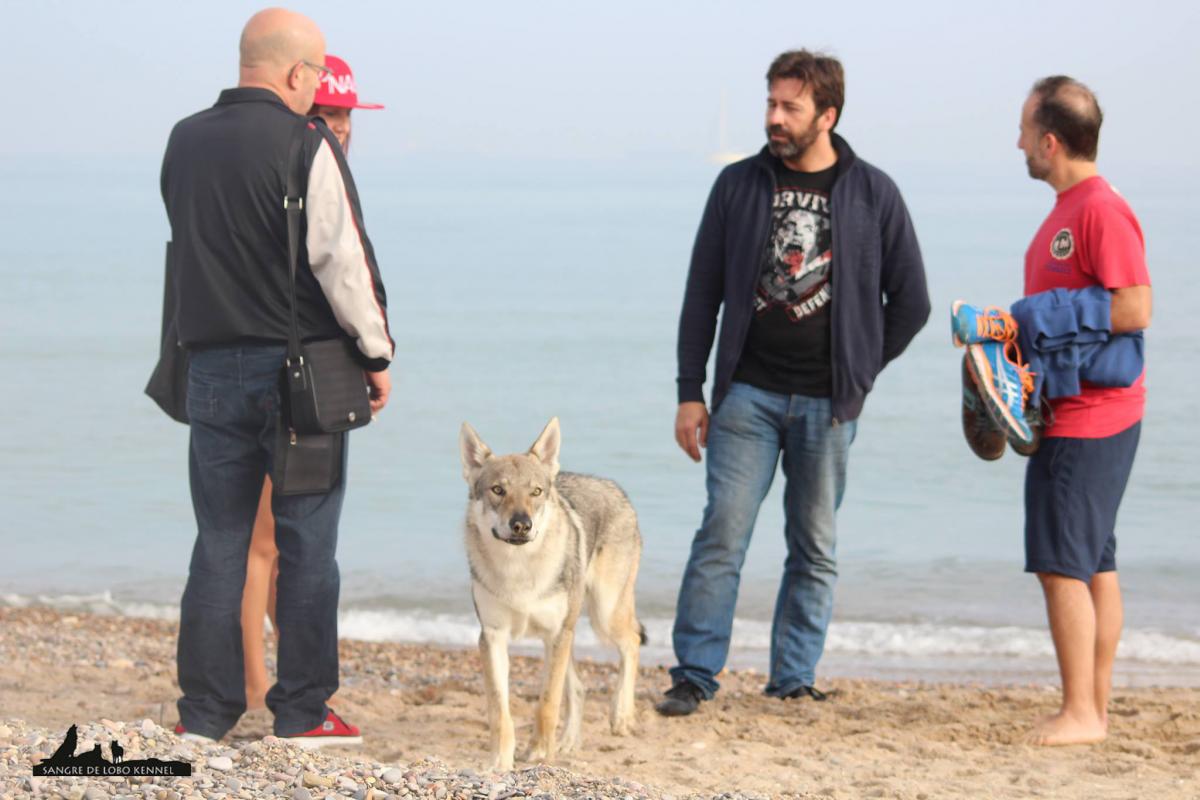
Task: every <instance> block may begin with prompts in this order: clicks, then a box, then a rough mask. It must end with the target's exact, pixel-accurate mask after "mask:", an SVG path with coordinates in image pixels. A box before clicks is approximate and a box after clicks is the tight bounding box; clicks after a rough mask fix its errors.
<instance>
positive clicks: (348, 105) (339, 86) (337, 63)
mask: <svg viewBox="0 0 1200 800" xmlns="http://www.w3.org/2000/svg"><path fill="white" fill-rule="evenodd" d="M325 66H327V67H329V68H330V69H331V70H333V72H327V73H325V74H324V75H322V76H321V83H320V84H319V85H318V86H317V96H316V97H314V98H313V107H312V108H311V109H310V110H309V112H308V115H309V116H310V117H312V116H316V117H321V118H322V119H324V120H325V124H326V125H328V126H329V130H331V131H333V135H334V136H336V137H337V140H338V141H339V142H341V144H342V152H345V153H349V152H350V112H351V111H352V110H353V109H356V108H383V106H381V105H379V104H378V103H360V102H358V91H357V89H356V88H355V86H354V73H353V72H351V71H350V65H349V64H347V63H346V62H345V61H342V60H341V59H340V58H338V57H337V56H329V55H327V56H325Z"/></svg>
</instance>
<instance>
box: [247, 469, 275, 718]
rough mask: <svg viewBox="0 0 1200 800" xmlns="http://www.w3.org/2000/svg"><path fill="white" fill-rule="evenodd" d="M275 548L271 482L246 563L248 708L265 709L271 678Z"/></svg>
mask: <svg viewBox="0 0 1200 800" xmlns="http://www.w3.org/2000/svg"><path fill="white" fill-rule="evenodd" d="M278 564H279V551H278V550H277V549H276V548H275V518H274V517H273V516H271V479H270V478H267V479H266V480H265V481H264V482H263V490H262V495H261V497H259V501H258V512H257V514H256V515H255V517H254V531H253V533H251V534H250V555H249V558H248V559H247V560H246V585H245V587H244V588H243V589H242V649H243V651H244V653H245V663H246V708H263V707H264V706H265V705H266V702H265V699H266V696H267V689H269V688H270V685H271V684H270V678H269V677H268V676H267V663H266V658H267V656H266V650H265V647H264V646H263V618H264V617H265V616H266V614H267V612H268V610H270V612H271V621H272V623H274V617H275V613H274V612H275V609H274V605H275V604H274V599H275V576H276V575H277V574H278V572H279V566H278Z"/></svg>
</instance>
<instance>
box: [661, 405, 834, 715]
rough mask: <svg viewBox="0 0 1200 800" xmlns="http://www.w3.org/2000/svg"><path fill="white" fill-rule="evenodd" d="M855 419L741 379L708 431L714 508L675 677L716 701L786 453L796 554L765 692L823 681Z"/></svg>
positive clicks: (686, 605)
mask: <svg viewBox="0 0 1200 800" xmlns="http://www.w3.org/2000/svg"><path fill="white" fill-rule="evenodd" d="M855 427H856V426H855V423H854V422H847V423H840V424H838V425H836V426H834V425H833V416H832V412H831V409H830V400H829V398H827V397H824V398H821V397H805V396H802V395H786V394H777V393H775V392H768V391H764V390H762V389H757V388H755V387H753V386H749V385H747V384H744V383H735V384H733V386H732V387H730V390H729V394H728V395H727V396H726V397H725V400H724V402H723V403H722V404H721V407H720V408H719V409H717V412H716V413H715V414H714V415H713V417H712V420H711V423H710V426H709V431H708V447H707V456H706V460H707V482H706V483H707V488H708V505H707V506H706V507H705V509H704V519H703V522H701V524H700V529H699V530H698V531H696V538H695V539H694V540H693V541H692V552H691V555H690V556H689V558H688V563H687V569H686V570H685V571H684V573H683V585H682V586H681V587H680V589H679V603H678V605H677V606H676V611H675V631H674V637H673V638H674V644H675V656H676V658H677V659H678V662H679V663H678V666H676V667H673V668H672V669H671V678H672V680H673V681H674V682H676V683H678V682H679V681H683V680H687V681H691V682H692V683H694V684H696V685H697V686H699V687H700V688H701V689H703V690H704V693H705V696H706V697H711V696H712V694H713V693H714V692H716V691H717V689H718V688H719V687H720V684H718V683H717V681H716V678H715V676H716V675H717V673H719V672H720V671H721V669H722V668H724V666H725V659H726V657H727V656H728V654H729V638H730V632H731V629H732V627H733V611H734V606H735V605H736V604H737V593H738V584H739V581H740V578H741V569H742V562H743V561H745V558H746V550H747V548H748V547H749V545H750V534H751V533H752V532H753V530H754V520H755V518H756V517H757V516H758V509H759V506H761V505H762V501H763V498H765V497H766V496H767V491H768V490H769V489H770V488H771V481H772V480H773V479H774V477H775V468H776V465H777V464H778V463H779V455H780V453H781V452H782V453H783V474H784V477H785V479H786V481H787V484H786V487H785V491H784V498H783V504H784V511H785V512H786V515H787V522H786V526H785V529H784V535H785V536H786V538H787V549H788V555H787V560H786V562H784V567H783V580H782V581H781V582H780V585H779V596H778V598H777V599H776V601H775V618H774V621H773V623H772V628H771V667H770V677H769V682H768V683H767V687H766V692H767V694H769V695H774V696H782V695H785V694H787V693H789V692H791V691H793V690H795V689H796V688H798V687H800V686H812V685H813V681H814V679H815V672H816V666H817V661H818V660H819V659H820V658H821V652H822V651H823V650H824V648H825V631H826V629H827V628H828V627H829V617H830V614H831V613H832V610H833V586H834V583H835V582H836V580H837V563H836V559H835V555H834V553H835V545H836V530H835V525H834V515H835V512H836V511H837V508H838V506H840V505H841V502H842V495H843V493H844V492H845V489H846V462H847V459H848V454H849V450H850V443H851V442H852V441H853V440H854V431H855Z"/></svg>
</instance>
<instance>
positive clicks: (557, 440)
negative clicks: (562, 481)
mask: <svg viewBox="0 0 1200 800" xmlns="http://www.w3.org/2000/svg"><path fill="white" fill-rule="evenodd" d="M561 444H562V434H561V433H559V430H558V417H555V418H554V419H552V420H550V422H549V423H547V424H546V428H545V430H543V431H542V435H541V436H539V437H538V438H537V441H536V442H534V443H533V446H532V447H530V448H529V454H530V455H531V456H533V457H534V458H536V459H537V460H538V461H541V462H542V463H543V464H545V465H546V466H547V467H549V468H550V474H551V475H557V474H558V448H559V446H560V445H561Z"/></svg>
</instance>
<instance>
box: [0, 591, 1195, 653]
mask: <svg viewBox="0 0 1200 800" xmlns="http://www.w3.org/2000/svg"><path fill="white" fill-rule="evenodd" d="M0 605H5V606H10V607H26V606H33V605H39V606H49V607H51V608H55V609H58V610H60V611H67V612H70V611H78V612H83V613H93V614H116V615H121V616H130V617H150V618H153V619H168V620H177V619H178V618H179V606H178V605H177V604H169V605H168V604H164V603H148V602H142V601H128V600H119V599H116V598H114V597H113V596H112V593H111V592H98V593H95V594H77V595H72V594H63V595H54V596H50V595H18V594H3V595H0ZM643 622H644V623H645V626H646V634H647V637H648V640H649V641H648V644H649V645H650V646H651V647H656V648H660V649H665V650H667V651H669V650H670V648H671V628H672V623H673V621H672V620H671V619H667V618H651V619H646V620H643ZM338 633H339V635H340V636H343V637H345V638H349V639H362V640H365V641H371V642H413V643H430V644H445V645H455V646H473V645H474V644H475V643H476V642H478V641H479V623H478V622H477V621H476V619H475V617H474V615H472V614H456V613H432V612H428V611H423V610H420V609H363V608H352V607H351V608H343V609H342V611H341V613H340V614H339V615H338ZM575 641H576V642H577V643H578V644H579V646H580V647H582V648H600V647H603V645H602V643H601V642H600V641H599V640H598V639H597V638H596V635H595V633H593V631H592V630H591V627H590V626H588V625H587V624H586V623H585V624H581V625H580V626H579V629H578V631H577V632H576V637H575ZM733 646H734V649H735V650H741V651H750V652H754V651H766V650H768V649H769V648H770V646H771V624H770V622H767V621H765V620H754V619H737V620H735V621H734V625H733ZM825 649H826V652H829V653H839V654H850V655H862V656H887V657H900V658H904V657H909V658H922V659H927V658H930V657H939V656H943V657H955V656H958V657H971V658H980V657H982V658H1006V659H1007V658H1012V659H1046V658H1053V657H1054V645H1053V643H1052V642H1051V639H1050V633H1049V631H1048V630H1046V629H1045V628H1022V627H1017V626H998V627H987V626H982V625H938V624H934V623H931V622H913V623H895V622H862V621H838V622H834V623H833V624H831V625H830V626H829V634H828V636H827V637H826V642H825ZM1117 658H1118V660H1120V661H1137V662H1143V663H1151V664H1164V665H1194V664H1200V640H1197V639H1192V638H1186V637H1181V636H1177V635H1172V634H1167V633H1162V632H1159V631H1154V630H1145V629H1140V630H1139V629H1126V630H1125V631H1124V632H1123V633H1122V635H1121V645H1120V649H1119V650H1118V652H1117Z"/></svg>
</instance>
